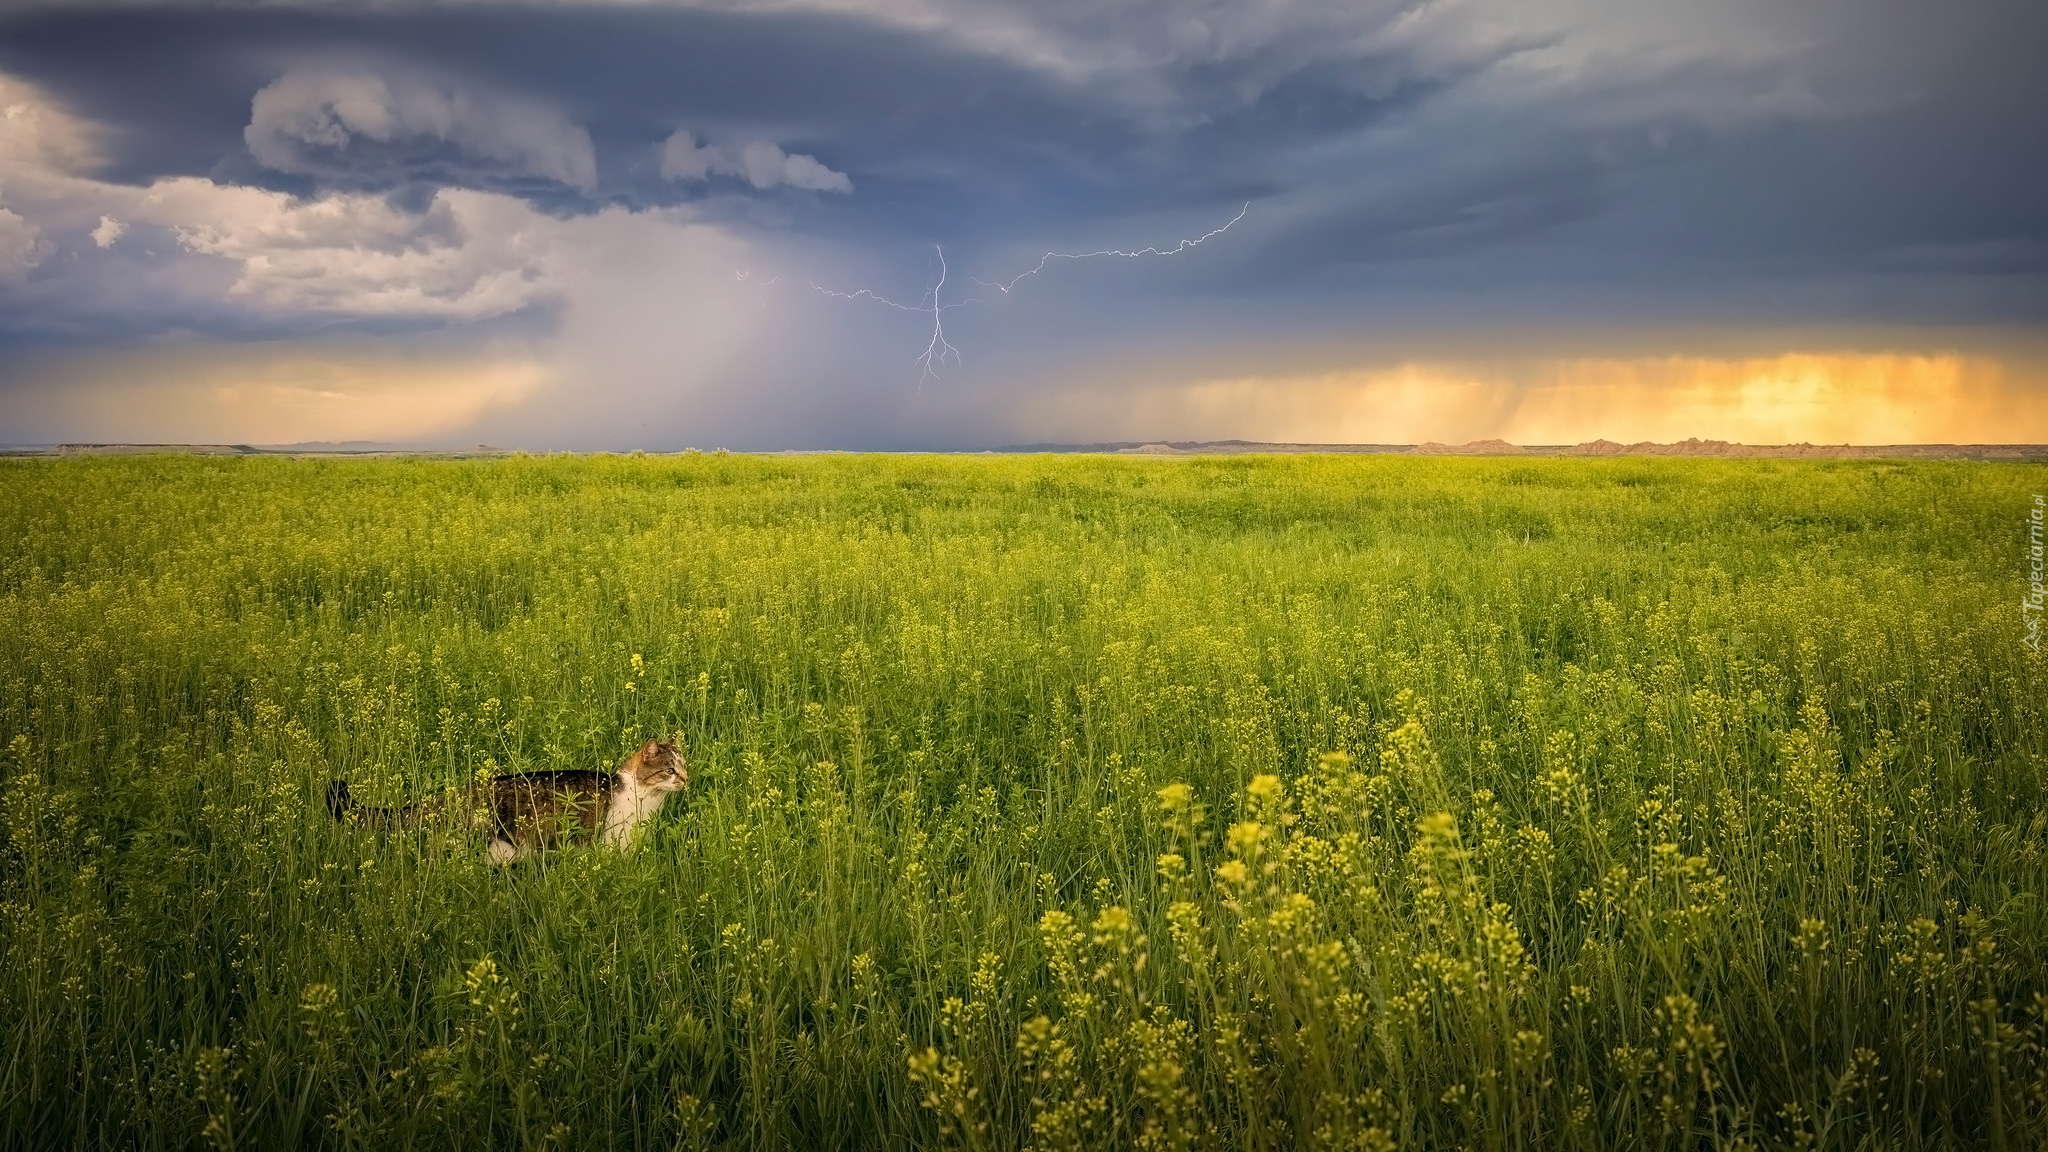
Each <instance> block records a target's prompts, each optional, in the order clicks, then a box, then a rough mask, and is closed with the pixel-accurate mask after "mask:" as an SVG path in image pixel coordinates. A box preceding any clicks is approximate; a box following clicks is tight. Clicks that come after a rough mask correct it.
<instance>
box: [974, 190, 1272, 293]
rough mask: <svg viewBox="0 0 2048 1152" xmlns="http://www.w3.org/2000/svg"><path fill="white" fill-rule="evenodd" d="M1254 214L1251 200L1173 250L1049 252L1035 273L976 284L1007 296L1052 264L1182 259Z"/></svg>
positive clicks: (1041, 257)
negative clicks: (1100, 258)
mask: <svg viewBox="0 0 2048 1152" xmlns="http://www.w3.org/2000/svg"><path fill="white" fill-rule="evenodd" d="M1251 210H1252V202H1251V201H1249V200H1247V201H1245V202H1244V207H1242V208H1239V209H1238V210H1237V215H1235V216H1232V217H1231V218H1230V219H1229V220H1226V221H1224V223H1223V226H1222V227H1220V228H1211V229H1210V230H1208V231H1207V232H1204V233H1202V234H1201V235H1200V236H1196V237H1193V238H1191V239H1185V240H1182V241H1181V242H1180V243H1178V244H1176V245H1174V246H1173V247H1171V248H1153V247H1146V248H1139V249H1137V250H1136V251H1128V252H1127V251H1125V250H1124V249H1121V248H1103V249H1100V250H1098V251H1094V252H1047V253H1046V254H1045V255H1043V256H1040V257H1039V258H1038V266H1037V267H1036V268H1033V269H1031V270H1030V271H1028V272H1019V273H1017V274H1016V275H1015V276H1012V277H1010V278H1009V279H1008V280H1001V281H997V280H976V281H975V283H976V284H980V285H982V286H983V287H986V288H993V289H995V290H996V291H998V292H1001V293H1003V294H1004V295H1006V296H1007V295H1009V292H1010V289H1012V288H1015V287H1016V286H1017V281H1019V280H1022V279H1024V278H1025V277H1026V276H1036V275H1038V274H1039V273H1040V272H1043V271H1045V270H1046V268H1047V267H1048V266H1049V265H1051V264H1052V262H1053V261H1055V260H1092V259H1094V258H1095V257H1097V256H1121V257H1123V258H1125V259H1126V260H1134V259H1136V258H1138V257H1140V256H1178V255H1179V254H1181V253H1182V252H1185V251H1187V250H1188V249H1190V248H1193V247H1195V246H1197V245H1199V244H1201V243H1202V242H1203V241H1205V240H1208V239H1210V238H1212V237H1215V236H1221V235H1223V234H1224V233H1225V232H1228V231H1230V226H1231V225H1232V224H1235V223H1237V222H1238V221H1239V220H1242V219H1244V216H1245V213H1247V212H1250V211H1251Z"/></svg>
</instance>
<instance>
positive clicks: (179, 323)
mask: <svg viewBox="0 0 2048 1152" xmlns="http://www.w3.org/2000/svg"><path fill="white" fill-rule="evenodd" d="M5 11H6V12H7V15H4V16H0V442H15V443H23V442H40V441H51V440H78V439H120V440H214V439H220V440H236V441H259V442H289V441H301V440H341V439H380V440H392V441H404V442H435V443H457V442H461V443H467V442H474V441H476V440H480V439H488V440H490V441H491V442H493V443H504V444H509V445H521V446H527V447H537V448H538V447H647V448H653V449H659V448H676V447H682V446H684V445H699V446H707V447H708V446H712V445H714V444H727V445H730V446H732V447H736V448H737V447H753V448H780V447H827V446H829V447H849V448H906V447H940V448H949V447H981V446H985V445H1000V444H1007V443H1018V442H1028V441H1044V440H1071V441H1102V440H1122V439H1139V440H1143V439H1160V438H1177V439H1189V438H1226V437H1238V438H1245V439H1274V440H1294V441H1315V442H1330V441H1363V442H1382V443H1385V442H1413V441H1420V440H1431V439H1434V440H1445V441H1460V440H1465V439H1477V438H1484V437H1493V436H1499V437H1502V438H1505V439H1509V440H1513V441H1517V442H1523V443H1571V442H1576V441H1579V440H1587V439H1593V438H1595V437H1603V436H1604V437H1607V438H1610V439H1623V440H1628V439H1676V438H1683V437H1685V436H1691V435H1697V436H1703V437H1720V438H1728V439H1741V440H1747V441H1750V442H1783V441H1788V440H1813V441H1832V442H1841V441H1845V440H1846V441H1852V442H1864V443H1884V442H1911V441H1921V442H1927V441H1974V442H1981V441H2048V403H2044V400H2043V397H2044V395H2048V375H2044V372H2043V368H2042V365H2043V362H2044V361H2043V357H2042V356H2041V355H2040V354H2039V351H2040V349H2039V345H2040V340H2039V338H2038V337H2039V335H2040V333H2041V332H2042V331H2043V330H2044V321H2048V196H2043V195H2042V194H2041V190H2042V189H2043V188H2048V145H2044V143H2043V141H2048V70H2043V69H2041V68H2040V67H2039V66H2038V65H2039V61H2040V60H2041V59H2043V58H2048V8H2043V7H2042V6H2040V5H2029V4H2018V3H2005V2H2001V0H1969V2H1965V3H1961V4H1954V5H1939V6H1937V5H1926V4H1915V3H1908V2H1905V0H1796V2H1794V3H1790V4H1787V3H1782V2H1777V3H1766V2H1763V0H1734V2H1730V3H1722V4H1713V5H1702V4H1697V3H1684V2H1679V0H1628V2H1623V0H1535V2H1531V0H1514V2H1510V0H1431V2H1424V3H1399V2H1388V3H1381V2H1378V0H1363V2H1360V0H1291V2H1286V0H1283V2H1273V3H1260V4H1250V3H1241V2H1240V3H1201V2H1194V3H1186V2H1179V3H1165V2H1156V3H1155V2H1152V0H1141V2H1138V3H1131V4H1118V5H1113V6H1110V5H1100V4H1096V3H1083V2H1073V3H1069V2H1063V0H1052V2H1024V0H1016V2H1007V0H1001V2H999V0H785V2H778V3H765V4H749V3H716V2H697V3H692V2H666V3H665V2H658V0H656V2H646V3H635V4H599V3H553V4H548V3H538V4H535V3H527V4H516V5H515V4H493V3H478V2H463V3H429V2H417V3H414V2H406V0H394V2H386V3H377V4H364V3H354V2H343V3H319V2H309V3H300V4H286V5H260V6H249V5H220V4H189V3H170V4H150V3H134V2H123V3H119V4H98V3H92V4H88V3H75V2H71V0H48V2H43V3H35V2H33V0H31V2H28V3H22V2H19V0H18V2H17V3H15V4H12V5H9V6H8V7H7V8H6V9H5ZM1240 214H1241V215H1240ZM1226 224H1228V227H1227V229H1225V230H1223V231H1221V232H1217V229H1218V228H1219V227H1221V226H1223V225H1226ZM1205 235H1207V236H1208V239H1206V240H1204V241H1203V242H1202V243H1201V244H1199V245H1195V246H1186V245H1184V244H1182V242H1183V241H1186V240H1189V239H1191V238H1196V237H1202V236H1205ZM1147 250H1150V251H1147ZM1096 251H1122V252H1144V253H1145V254H1144V255H1142V256H1138V257H1130V258H1127V257H1117V256H1107V257H1096V258H1090V259H1083V260H1054V261H1052V262H1050V263H1046V262H1044V257H1045V254H1046V253H1048V252H1064V253H1077V254H1078V253H1088V252H1096ZM942 262H943V264H942ZM1041 265H1042V266H1043V267H1044V271H1042V272H1040V273H1038V274H1036V275H1032V276H1028V277H1026V278H1024V279H1022V280H1015V281H1014V282H1013V278H1014V277H1016V276H1018V275H1019V274H1020V273H1024V272H1026V271H1029V270H1031V269H1033V268H1035V267H1039V266H1041ZM942 267H943V274H944V276H945V282H944V286H943V287H941V288H940V289H939V291H938V295H937V300H938V303H939V304H941V305H946V306H948V307H944V308H943V310H941V311H939V312H938V313H936V315H935V314H934V313H933V312H932V311H931V310H930V308H931V304H932V300H933V296H932V290H933V287H934V285H936V284H938V283H939V278H940V275H941V270H942ZM995 283H1002V284H1006V285H1007V286H1008V287H1009V289H1010V290H1009V291H1007V292H1005V291H1001V290H999V289H997V288H994V287H992V286H991V285H992V284H995ZM821 289H824V290H829V291H830V292H837V293H841V295H830V294H828V292H827V291H821ZM863 289H865V290H866V293H867V294H866V295H863V294H862V290H863ZM875 296H879V297H882V298H884V299H885V300H886V301H889V302H893V303H894V304H896V305H901V306H900V307H892V306H891V305H890V304H889V303H883V302H878V301H877V300H875V299H873V297H875ZM849 297H852V298H849ZM935 321H938V322H940V323H942V324H943V337H944V341H945V347H948V348H951V349H955V350H957V357H952V356H938V357H935V358H933V359H932V360H930V361H920V359H919V358H920V355H921V354H924V353H926V352H928V351H931V350H933V349H934V348H935V345H934V344H933V338H934V336H935V335H938V334H939V333H936V332H935V323H934V322H935ZM927 369H930V370H929V371H927Z"/></svg>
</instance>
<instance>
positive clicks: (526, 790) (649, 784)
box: [327, 736, 690, 864]
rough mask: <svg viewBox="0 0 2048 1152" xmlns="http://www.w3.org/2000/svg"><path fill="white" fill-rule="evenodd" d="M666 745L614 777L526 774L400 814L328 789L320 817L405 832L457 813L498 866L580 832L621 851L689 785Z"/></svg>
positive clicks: (657, 743)
mask: <svg viewBox="0 0 2048 1152" xmlns="http://www.w3.org/2000/svg"><path fill="white" fill-rule="evenodd" d="M679 741H680V736H678V737H677V739H673V740H649V741H648V742H647V743H645V744H642V745H641V746H640V749H639V751H637V752H634V753H633V754H632V755H630V756H627V757H626V758H625V759H624V760H622V761H620V762H619V770H618V772H617V773H605V772H595V771H569V772H527V773H522V774H520V775H517V776H499V777H497V778H496V779H493V780H487V781H483V782H481V783H477V784H472V785H470V786H469V787H468V788H465V789H463V790H462V791H460V792H457V793H454V794H451V795H449V796H446V797H438V798H435V799H430V800H422V801H419V802H417V803H413V804H407V805H405V806H404V807H401V808H371V807H367V806H365V805H362V804H358V803H356V802H355V801H354V800H352V799H350V798H349V794H348V781H346V780H336V781H335V782H334V783H332V784H329V785H328V786H327V810H328V811H329V812H332V813H333V814H334V818H335V819H336V820H347V819H349V818H350V817H351V816H353V817H354V818H355V819H356V821H357V822H358V823H361V824H365V825H367V826H369V827H371V828H381V829H390V828H412V827H416V826H418V825H419V824H421V823H423V822H425V821H427V820H429V819H431V818H433V817H435V816H437V815H440V814H442V813H445V812H448V811H451V807H450V806H451V805H453V806H454V807H453V808H452V811H455V812H457V813H459V815H460V817H461V819H462V820H463V821H464V822H465V823H466V824H467V825H468V826H469V827H470V828H473V829H475V830H477V831H488V832H490V834H491V846H490V853H491V860H492V861H493V862H495V863H499V864H505V863H510V862H511V861H513V860H517V859H519V858H520V857H522V856H528V855H531V854H532V853H534V852H537V851H539V850H540V849H542V848H547V847H552V846H554V845H555V844H558V843H560V842H562V841H563V840H566V839H569V838H570V837H573V836H575V835H577V834H579V833H584V832H589V833H594V834H595V835H596V836H597V837H598V838H600V839H602V840H603V841H604V842H605V843H607V844H610V845H613V846H614V847H619V848H623V847H625V846H626V844H627V843H628V842H629V841H630V840H631V839H632V836H633V830H634V829H635V828H637V827H639V826H640V824H641V823H642V822H643V821H646V820H648V819H650V818H651V817H653V815H654V814H655V813H656V812H659V811H661V805H662V802H663V801H665V800H667V799H668V798H669V795H670V794H671V793H674V792H678V791H681V790H682V789H684V788H687V787H689V786H690V770H689V766H688V765H686V764H684V763H683V756H682V753H681V752H680V751H678V750H677V744H678V743H679Z"/></svg>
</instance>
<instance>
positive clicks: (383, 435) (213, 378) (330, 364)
mask: <svg viewBox="0 0 2048 1152" xmlns="http://www.w3.org/2000/svg"><path fill="white" fill-rule="evenodd" d="M546 378H547V374H546V372H545V369H544V367H543V366H542V365H541V364H540V363H538V362H537V361H534V360H532V359H530V358H526V357H523V356H517V355H513V356H495V357H481V356H445V355H396V354H390V353H384V352H373V351H363V350H348V349H342V350H334V349H270V348H249V349H244V348H226V349H222V348H187V349H171V350H164V351H154V352H146V353H145V352H127V353H119V354H104V355H97V356H91V357H87V358H84V359H82V360H80V361H75V362H71V363H67V364H65V365H62V366H61V367H59V368H58V369H57V370H55V371H53V372H51V373H49V374H48V375H47V376H46V377H45V378H44V379H42V380H40V381H37V382H36V383H37V384H39V385H40V386H37V387H30V388H25V389H17V390H15V391H13V392H12V393H0V424H4V425H5V426H6V427H8V428H10V429H26V430H29V431H30V432H31V434H35V435H37V437H38V439H43V440H74V441H109V442H127V443H247V444H285V443H293V442H299V441H308V440H331V441H340V440H389V441H404V440H412V439H418V438H422V437H430V436H442V435H447V434H450V433H455V432H459V431H461V430H462V429H464V428H465V427H466V426H468V425H470V424H473V423H475V422H476V420H477V418H478V417H479V416H481V415H483V414H484V413H485V412H486V411H489V410H492V409H497V408H502V407H506V406H511V405H517V404H518V403H520V402H521V401H523V400H525V399H527V398H528V397H529V396H531V395H532V394H533V393H534V392H535V391H537V390H538V389H539V388H540V387H541V386H542V385H543V384H544V383H545V381H546Z"/></svg>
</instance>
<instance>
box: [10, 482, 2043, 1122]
mask: <svg viewBox="0 0 2048 1152" xmlns="http://www.w3.org/2000/svg"><path fill="white" fill-rule="evenodd" d="M2044 490H2048V468H2044V467H2040V466H2035V465H2010V466H2007V465H1985V464H1969V463H1938V462H1937V463H1913V464H1908V465H1901V464H1893V463H1884V462H1872V461H1854V462H1849V461H1827V462H1803V461H1764V460H1747V461H1711V460H1709V461H1684V460H1645V459H1618V460H1597V461H1586V460H1565V459H1531V460H1518V459H1425V458H1414V457H1256V458H1255V457H1215V458H1193V459H1167V460H1145V459H1120V458H1103V457H812V458H756V457H742V456H725V455H723V454H717V455H699V454H690V455H685V456H671V457H638V456H630V457H629V456H613V457H604V456H600V457H536V458H527V457H513V458H506V459H495V460H474V461H452V460H387V461H367V460H360V461H345V460H336V461H325V460H311V459H307V460H292V459H282V458H273V459H224V460H214V459H198V458H178V457H143V458H132V459H67V460H26V461H12V462H4V463H0V543H4V551H0V743H4V744H5V750H4V756H0V761H4V768H0V772H4V788H0V949H4V966H0V1019H4V1020H5V1022H6V1028H5V1029H4V1031H0V1043H4V1045H5V1059H4V1064H0V1141H4V1144H5V1146H6V1147H31V1146H33V1147H70V1146H80V1145H83V1146H119V1147H145V1148H154V1147H189V1146H205V1145H207V1144H209V1143H210V1144H212V1145H214V1146H219V1147H242V1148H275V1147H283V1146H292V1145H306V1146H329V1147H362V1148H378V1149H382V1148H393V1147H403V1146H420V1147H449V1146H454V1147H463V1148H476V1149H482V1148H526V1147H538V1146H545V1145H550V1144H553V1145H559V1146H564V1147H590V1148H654V1147H660V1148H670V1147H717V1146H728V1147H736V1148H740V1147H744V1148H754V1147H785V1146H786V1147H799V1148H850V1147H925V1148H942V1147H970V1148H984V1147H986V1148H1014V1147H1022V1146H1033V1147H1039V1148H1112V1147H1135V1148H1146V1149H1168V1148H1219V1149H1220V1148H1230V1149H1240V1148H1242V1149H1258V1148H1271V1149H1282V1148H1297V1147H1301V1148H1333V1149H1334V1148H1345V1149H1374V1150H1384V1149H1392V1148H1400V1149H1417V1150H1421V1149H1460V1148H1462V1149H1507V1148H1542V1149H1551V1148H1557V1149H1578V1148H1585V1149H1594V1148H1603V1149H1604V1148H1614V1149H1705V1148H1753V1149H1759V1150H1761V1149H1768V1148H1817V1149H1840V1150H1866V1149H1868V1150H1874V1149H1922V1148H1927V1149H1932V1148H1958V1149H1960V1148H1991V1149H2010V1150H2014V1152H2032V1150H2035V1149H2040V1148H2042V1147H2044V1146H2048V904H2044V897H2048V793H2044V775H2043V772H2044V767H2048V756H2044V754H2048V725H2044V722H2043V721H2044V711H2048V676H2044V667H2043V664H2042V660H2041V658H2040V657H2039V656H2038V655H2037V654H2036V653H2034V652H2032V651H2031V650H2029V649H2028V648H2027V647H2026V646H2025V645H2024V644H2023V643H2022V635H2023V621H2022V614H2021V611H2020V596H2021V592H2022V590H2023V588H2024V581H2025V573H2024V569H2023V567H2022V559H2021V557H2022V552H2023V549H2024V547H2025V544H2026V535H2025V531H2026V530H2025V526H2024V518H2025V516H2026V514H2027V508H2028V506H2029V504H2030V502H2031V498H2032V496H2031V494H2032V493H2035V492H2041V491H2044ZM675 731H680V732H681V733H682V735H683V737H684V740H685V744H686V750H687V754H688V758H689V764H690V769H691V773H692V776H693V787H692V789H691V791H690V792H689V793H687V794H686V795H685V797H683V798H682V799H679V800H677V801H675V802H673V803H671V804H670V806H669V807H668V808H667V809H666V810H665V811H664V812H663V814H662V815H661V817H660V818H659V819H658V820H657V821H656V823H655V824H654V825H653V826H652V827H651V828H650V829H649V830H648V831H647V833H646V834H644V835H643V836H642V838H641V839H640V841H639V843H638V844H637V845H636V846H635V847H634V848H633V849H631V850H630V851H627V852H625V853H619V852H614V851H611V850H608V849H605V848H593V847H571V848H567V849H564V850H561V851H558V852H555V853H552V854H549V855H548V856H546V857H545V858H543V859H542V860H540V861H537V862H532V863H526V864H519V865H514V866H511V867H504V868H494V867H492V866H490V865H489V864H488V863H486V861H485V859H484V854H483V852H482V851H481V848H480V846H479V844H478V843H477V842H476V841H475V840H473V839H469V838H466V837H465V836H464V835H463V834H461V833H457V832H454V831H449V830H446V829H440V830H431V831H424V832H400V833H392V834H380V833H376V832H373V831H370V830H367V829H364V828H359V827H353V826H343V825H337V824H336V823H334V822H333V821H332V820H331V819H330V818H329V817H328V815H327V813H326V811H325V809H324V808H323V806H322V803H321V794H322V792H323V790H324V788H325V786H326V785H327V783H328V781H329V780H330V779H333V778H337V777H345V778H347V779H348V780H349V781H350V782H351V785H352V787H353V788H354V789H355V791H356V793H357V795H359V796H361V797H363V798H365V799H368V800H372V801H383V802H391V801H396V800H400V799H405V798H411V797H416V796H420V795H425V794H430V793H437V792H439V791H441V790H443V789H445V788H449V787H452V786H454V785H457V784H459V783H462V782H465V781H467V780H469V779H471V778H472V777H474V776H476V775H479V774H490V773H497V772H513V771H524V770H534V769H546V768H582V767H594V766H599V765H609V764H612V763H615V762H616V761H617V760H618V758H619V757H620V756H621V755H622V754H623V753H624V751H625V750H627V749H628V748H629V747H631V746H633V745H635V744H637V742H639V741H640V740H642V739H645V738H647V737H649V736H654V735H665V734H668V733H671V732H675Z"/></svg>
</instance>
